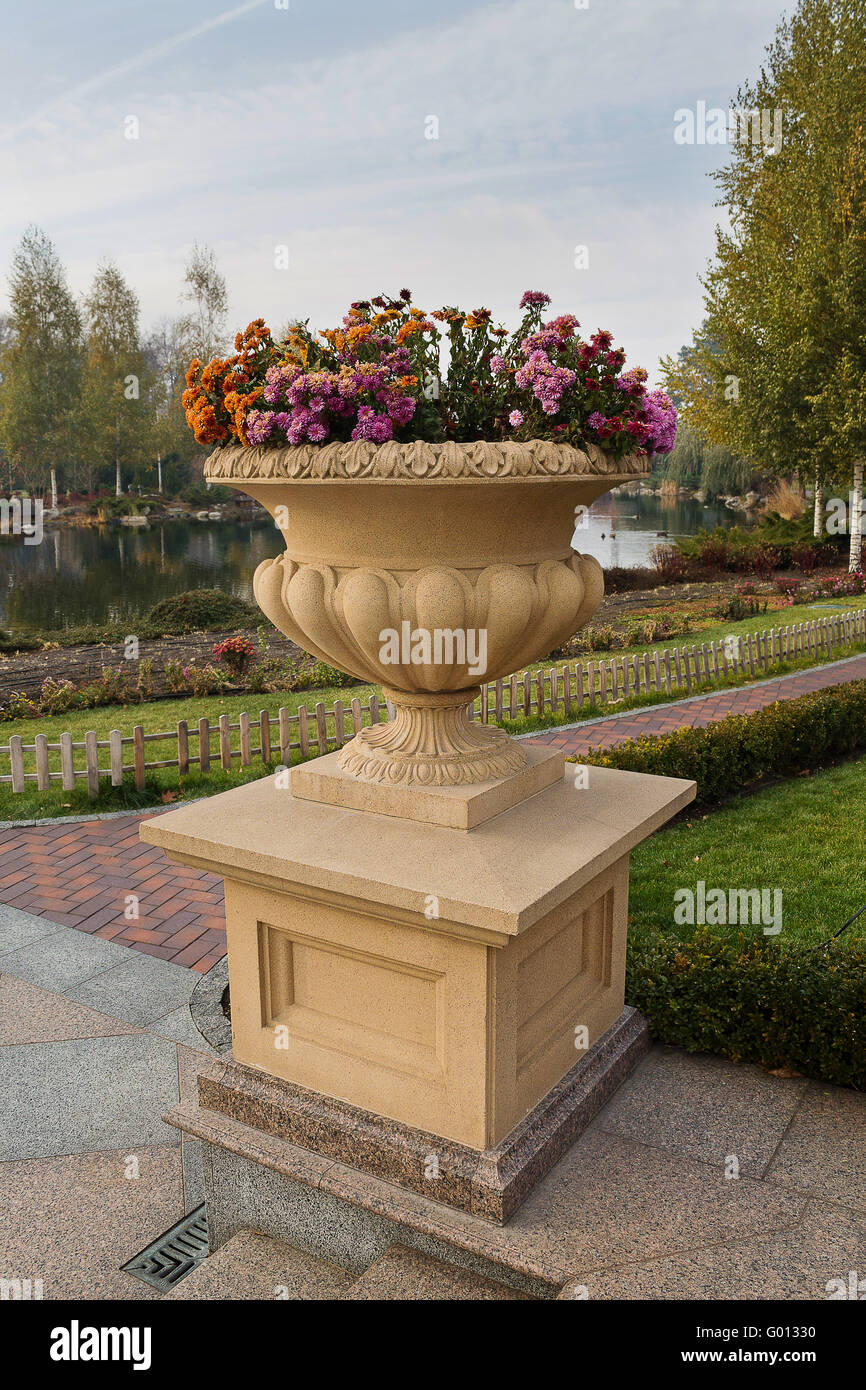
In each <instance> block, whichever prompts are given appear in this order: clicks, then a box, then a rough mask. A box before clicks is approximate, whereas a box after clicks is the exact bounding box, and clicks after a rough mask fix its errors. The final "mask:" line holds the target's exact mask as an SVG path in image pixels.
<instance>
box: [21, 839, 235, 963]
mask: <svg viewBox="0 0 866 1390" xmlns="http://www.w3.org/2000/svg"><path fill="white" fill-rule="evenodd" d="M148 819H149V817H147V816H141V815H130V816H119V817H116V818H114V819H111V820H87V821H74V820H71V821H70V822H69V824H68V825H29V826H25V827H22V828H21V829H9V830H0V902H4V903H8V904H10V905H11V906H12V907H18V908H21V909H22V910H23V911H24V912H33V913H36V914H37V915H39V916H41V917H50V919H51V920H52V922H59V923H60V924H61V926H64V927H79V928H80V929H81V930H82V931H86V932H91V933H92V934H93V935H94V936H104V937H107V938H108V939H109V940H110V941H118V942H122V943H125V944H126V945H128V946H134V947H135V948H136V949H137V950H139V951H146V952H147V954H148V955H152V956H160V957H161V958H162V959H163V960H173V961H174V962H175V963H176V964H177V965H189V966H192V968H193V969H194V970H200V971H206V970H209V969H210V967H211V966H212V965H215V964H216V962H217V961H218V960H219V959H220V957H222V956H224V955H225V950H226V932H225V911H224V908H223V884H222V879H221V878H217V877H216V875H215V874H209V873H206V872H205V871H204V870H201V869H190V868H187V867H186V865H183V864H172V863H171V861H170V860H169V859H167V858H166V856H165V855H164V854H163V852H162V850H161V849H157V848H156V846H155V845H143V844H142V843H141V841H140V839H139V838H138V827H139V825H140V824H141V822H142V821H143V820H148ZM130 893H134V894H136V896H137V897H138V899H139V903H138V912H139V916H138V920H137V921H130V920H128V919H127V918H126V917H125V916H124V910H125V908H126V903H125V899H126V897H127V894H130Z"/></svg>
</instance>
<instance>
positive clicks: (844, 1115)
mask: <svg viewBox="0 0 866 1390" xmlns="http://www.w3.org/2000/svg"><path fill="white" fill-rule="evenodd" d="M766 1180H767V1182H769V1183H778V1184H781V1185H782V1186H784V1187H791V1188H796V1189H798V1190H799V1191H802V1192H810V1193H812V1194H814V1196H816V1197H818V1198H819V1199H820V1198H823V1199H824V1201H827V1202H839V1203H840V1204H841V1205H842V1206H845V1207H852V1208H854V1209H855V1210H857V1211H861V1212H866V1095H864V1094H863V1093H862V1091H848V1090H845V1089H843V1088H842V1087H840V1086H827V1085H822V1084H820V1083H819V1082H810V1083H809V1086H808V1088H807V1090H806V1093H805V1095H804V1097H803V1103H802V1104H801V1106H800V1108H799V1110H798V1111H797V1113H796V1115H795V1116H794V1119H793V1121H792V1123H791V1126H790V1128H789V1129H788V1131H787V1133H786V1134H785V1137H784V1139H783V1140H782V1142H781V1144H780V1145H779V1148H778V1149H777V1151H776V1153H775V1155H774V1157H773V1161H772V1163H771V1164H770V1167H769V1169H768V1171H767V1175H766ZM863 1273H864V1275H866V1269H864V1271H863Z"/></svg>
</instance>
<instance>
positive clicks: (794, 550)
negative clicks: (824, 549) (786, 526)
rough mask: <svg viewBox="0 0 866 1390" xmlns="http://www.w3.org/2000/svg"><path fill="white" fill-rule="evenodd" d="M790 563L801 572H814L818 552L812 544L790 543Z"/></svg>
mask: <svg viewBox="0 0 866 1390" xmlns="http://www.w3.org/2000/svg"><path fill="white" fill-rule="evenodd" d="M791 564H792V565H794V567H795V568H796V569H798V570H799V571H800V573H801V574H814V572H815V569H816V568H817V565H818V552H817V550H816V549H815V547H814V545H792V546H791Z"/></svg>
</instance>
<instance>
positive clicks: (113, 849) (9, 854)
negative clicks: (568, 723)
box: [0, 656, 866, 973]
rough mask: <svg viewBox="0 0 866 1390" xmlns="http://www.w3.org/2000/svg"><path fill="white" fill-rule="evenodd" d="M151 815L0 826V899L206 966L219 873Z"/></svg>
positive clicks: (619, 724) (764, 699) (587, 744)
mask: <svg viewBox="0 0 866 1390" xmlns="http://www.w3.org/2000/svg"><path fill="white" fill-rule="evenodd" d="M862 678H866V656H862V657H856V658H854V659H853V660H851V661H846V662H841V663H839V664H838V665H831V666H825V667H817V668H815V669H814V670H811V671H803V672H802V673H801V674H799V675H793V676H782V677H780V678H779V679H778V680H773V681H768V682H766V683H765V684H763V685H759V686H744V687H743V688H742V689H740V690H729V691H721V692H718V693H717V694H714V695H707V696H704V697H703V698H700V699H693V700H690V701H686V702H681V703H679V704H676V705H673V706H670V705H668V706H661V707H660V706H656V707H655V708H653V707H652V706H650V707H649V708H648V709H644V710H634V711H632V712H631V713H628V714H623V715H620V716H618V717H616V716H614V717H612V718H609V719H602V720H599V721H598V722H597V723H595V724H589V725H583V726H582V727H580V728H577V729H551V730H550V732H549V733H541V734H538V735H536V736H534V738H533V739H532V742H535V743H547V744H553V745H554V746H556V747H560V748H564V749H565V750H566V752H567V753H568V754H569V755H574V754H576V755H578V756H579V755H580V754H581V753H586V752H587V751H588V750H589V749H594V748H611V747H613V745H614V744H616V743H622V742H623V741H624V740H625V739H629V738H637V737H639V736H640V735H641V734H658V733H667V732H669V731H670V730H671V729H682V728H686V727H698V726H703V725H706V724H712V723H714V722H715V721H716V720H717V719H724V718H725V716H726V715H728V714H748V713H750V712H751V711H753V710H757V709H763V708H764V706H765V705H769V704H772V703H773V702H774V701H775V700H791V699H794V698H795V697H796V696H797V695H805V694H808V693H809V692H810V691H813V690H823V689H826V688H827V687H830V686H835V685H842V684H844V683H845V682H846V681H851V680H858V679H862ZM148 819H149V817H148V816H141V815H129V816H119V817H117V818H115V819H112V820H91V821H70V822H69V824H68V825H34V826H21V827H14V826H13V827H12V828H10V829H8V830H0V902H3V903H8V904H10V905H11V906H13V907H19V908H21V909H23V911H25V912H33V913H36V914H37V915H38V916H42V917H48V918H50V920H51V921H53V922H59V923H60V924H61V926H70V927H77V928H78V929H79V930H80V931H86V932H91V933H92V934H93V935H94V936H104V937H106V938H108V940H110V941H119V942H123V943H124V944H125V945H127V946H131V947H133V948H134V949H135V950H136V951H145V952H146V953H147V954H148V955H153V956H159V957H160V958H161V959H163V960H173V961H174V962H175V963H176V964H177V965H187V966H190V967H191V968H192V969H193V970H198V971H201V972H202V973H204V972H205V971H207V970H209V969H210V968H211V966H212V965H215V964H216V962H217V961H218V960H220V959H221V957H222V956H224V955H225V951H226V935H225V912H224V903H223V885H222V879H219V878H217V877H216V876H215V875H214V874H209V873H206V872H205V871H204V870H202V869H192V868H189V867H187V866H186V865H182V864H172V863H171V861H170V860H169V859H167V858H166V856H165V855H164V854H163V852H162V850H160V849H157V848H156V846H154V845H143V844H142V843H141V841H140V840H139V837H138V827H139V825H140V824H141V822H142V821H143V820H148ZM129 893H135V894H136V895H137V896H138V899H139V909H138V910H139V916H138V920H137V921H127V919H126V918H125V917H124V915H123V914H124V898H125V897H126V895H127V894H129Z"/></svg>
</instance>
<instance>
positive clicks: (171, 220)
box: [0, 0, 783, 375]
mask: <svg viewBox="0 0 866 1390" xmlns="http://www.w3.org/2000/svg"><path fill="white" fill-rule="evenodd" d="M2 9H3V36H4V39H3V45H2V52H0V187H2V189H3V193H4V196H3V198H2V200H0V275H2V282H0V309H2V308H5V307H6V303H7V299H6V290H7V284H6V278H5V277H6V273H7V271H8V267H9V264H10V261H11V257H12V254H13V252H14V248H15V245H16V243H17V242H18V240H19V238H20V236H21V234H22V232H23V231H24V229H25V227H26V226H27V225H28V224H29V223H36V224H37V225H38V226H39V227H41V228H42V229H43V230H44V231H45V232H47V234H48V235H49V236H50V237H51V238H52V240H53V241H54V243H55V245H56V246H57V249H58V252H59V254H60V256H61V259H62V260H63V261H64V263H65V265H66V266H67V269H68V272H69V281H70V284H71V287H72V289H73V290H74V292H75V293H76V294H79V295H81V294H84V293H85V291H86V289H87V287H88V284H89V281H90V279H91V277H92V275H93V273H94V270H95V269H96V266H97V264H98V263H99V262H100V261H101V260H103V259H105V258H106V257H110V258H111V259H113V260H114V261H115V262H116V263H117V264H118V266H119V267H120V269H121V271H122V272H123V274H124V275H125V276H126V278H127V280H128V281H129V282H130V284H131V285H132V286H133V288H134V289H135V290H136V292H137V294H138V296H139V298H140V302H141V316H142V324H143V326H144V327H145V328H147V327H149V326H150V325H152V324H153V323H154V322H155V321H156V320H158V319H159V318H161V317H163V316H173V315H175V314H177V313H178V312H179V310H180V304H179V294H180V291H181V286H182V279H183V269H184V265H185V263H186V260H187V258H188V255H189V252H190V249H191V246H192V244H193V242H195V241H198V242H199V243H206V244H207V245H209V246H210V247H212V248H213V250H214V252H215V253H216V256H217V259H218V262H219V264H220V267H221V269H222V271H223V273H224V275H225V277H226V281H227V284H228V290H229V297H230V327H231V330H232V332H234V330H235V329H236V328H239V327H243V326H245V325H246V324H247V323H248V322H249V320H250V319H252V318H256V317H259V316H263V317H265V318H266V320H267V321H268V322H269V323H270V324H271V325H272V327H274V328H275V329H276V328H278V327H279V326H280V325H282V324H283V323H285V322H286V320H287V319H289V318H290V317H301V318H309V319H310V320H311V323H312V325H313V326H314V327H316V328H321V327H327V326H331V325H333V324H335V323H338V322H339V319H340V317H341V316H342V314H343V312H344V311H345V308H346V307H347V306H348V304H349V303H350V302H351V301H352V300H353V299H360V298H368V297H370V296H371V295H373V294H376V293H378V292H379V291H381V290H385V291H387V292H390V293H395V294H396V293H397V292H398V291H399V290H400V289H401V288H403V287H404V286H406V287H408V288H410V289H412V291H413V293H414V296H415V302H416V303H418V304H420V305H421V306H422V307H423V308H425V309H427V310H430V309H433V308H436V307H438V306H440V305H442V304H456V305H459V306H460V307H462V308H464V309H469V308H477V307H480V306H481V305H484V306H486V307H489V308H490V309H492V311H493V315H494V318H495V319H497V320H501V321H502V322H504V323H506V324H508V325H510V326H513V325H514V324H516V322H517V318H518V314H517V303H518V300H519V298H520V295H521V294H522V292H523V291H524V290H525V289H544V290H546V291H547V292H548V293H549V294H551V295H552V296H553V304H552V306H551V312H552V313H566V312H571V313H575V314H577V317H578V319H579V320H580V323H581V325H582V329H583V330H584V331H585V333H586V335H587V336H588V335H589V333H591V332H593V331H594V330H595V329H596V328H598V327H605V328H609V329H610V330H611V332H612V333H613V334H614V337H615V339H616V342H617V343H618V344H621V345H622V346H623V347H625V349H626V351H627V353H628V361H629V364H630V365H632V366H633V365H636V364H638V363H640V364H642V365H644V366H646V367H647V368H648V369H649V370H650V372H651V374H653V375H654V373H655V370H656V367H657V364H658V360H659V358H660V357H661V356H663V355H664V354H667V353H671V352H676V351H677V350H678V348H679V347H680V346H681V345H682V344H683V343H684V342H686V341H688V340H689V338H690V337H691V333H692V330H693V328H694V327H695V326H696V324H698V323H699V322H700V319H701V287H700V283H699V276H700V275H701V274H702V273H703V271H704V270H705V268H706V265H707V262H708V260H709V259H710V257H711V256H712V253H713V245H714V237H713V229H714V226H715V224H716V222H717V221H718V220H719V218H720V217H723V216H724V212H723V210H720V209H718V208H717V207H715V206H714V204H715V201H716V196H717V195H716V190H715V185H714V183H713V181H712V179H711V178H710V174H711V172H712V170H713V169H717V168H719V167H721V165H722V164H723V163H724V162H725V160H726V157H727V154H728V153H729V151H727V150H726V149H725V147H723V146H721V147H720V146H714V145H700V144H692V145H683V144H677V143H676V142H675V140H674V129H675V124H676V123H675V112H677V111H680V110H683V109H696V108H697V104H698V102H701V101H703V102H705V103H706V104H707V107H714V106H715V107H728V106H729V105H730V104H731V103H732V102H733V101H734V100H735V98H736V92H737V89H738V87H739V86H740V85H741V84H742V83H744V82H745V81H747V80H749V79H750V78H753V77H755V76H757V73H758V70H759V68H760V63H761V58H762V54H763V51H764V48H765V45H767V44H768V43H769V42H770V41H771V40H772V37H773V34H774V31H775V28H776V24H777V23H778V21H779V19H780V18H781V16H782V13H783V8H782V6H781V5H780V3H778V0H462V3H458V0H436V3H435V4H429V3H420V2H419V0H366V3H365V4H363V5H359V4H357V3H354V2H353V0H241V3H235V4H232V3H231V0H149V3H148V4H147V5H141V4H131V3H129V0H126V2H125V3H123V0H121V3H118V2H117V0H75V3H74V4H69V3H67V0H28V2H27V3H25V4H20V3H16V4H14V5H13V3H12V0H2ZM130 137H132V138H130ZM576 248H586V249H585V251H577V253H576Z"/></svg>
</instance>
